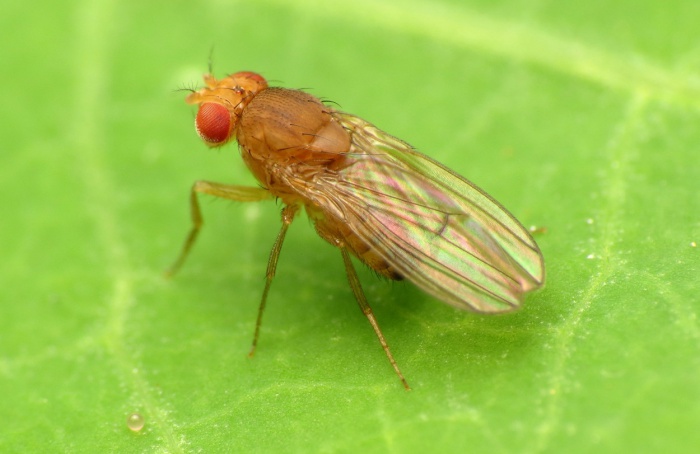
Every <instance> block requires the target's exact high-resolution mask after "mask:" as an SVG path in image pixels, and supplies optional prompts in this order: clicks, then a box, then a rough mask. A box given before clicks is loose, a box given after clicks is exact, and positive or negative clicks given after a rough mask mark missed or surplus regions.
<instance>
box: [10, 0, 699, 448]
mask: <svg viewBox="0 0 700 454" xmlns="http://www.w3.org/2000/svg"><path fill="white" fill-rule="evenodd" d="M32 8H33V9H32V10H31V11H29V10H27V8H26V5H23V4H17V5H6V6H5V8H4V10H3V15H2V18H0V22H1V23H2V29H1V30H2V32H0V33H2V34H3V36H2V38H3V40H2V41H3V43H4V44H3V46H2V50H1V51H0V52H1V53H2V55H1V57H2V59H1V60H2V62H3V63H2V64H3V68H4V71H3V73H2V76H0V77H2V80H3V82H4V83H3V87H4V102H3V105H4V109H3V110H2V113H1V114H0V115H2V118H1V120H2V121H1V122H0V140H1V143H2V144H3V150H4V154H3V165H2V167H0V175H2V177H1V178H0V185H1V186H0V194H2V195H1V196H0V197H2V199H1V200H0V202H1V206H2V213H3V214H2V221H0V235H1V237H0V240H2V242H1V244H2V246H1V247H2V258H3V260H2V261H1V262H0V282H1V283H2V284H3V285H2V287H3V290H2V292H1V293H0V295H1V296H0V298H1V300H0V390H2V399H1V400H0V417H1V418H2V420H3V428H2V430H1V431H0V451H2V452H55V451H70V452H190V451H200V452H319V451H321V452H330V451H341V452H387V451H391V452H460V453H461V452H467V451H469V452H557V453H559V452H567V453H571V452H593V451H595V452H610V453H613V452H622V451H624V452H660V451H663V452H691V451H693V448H696V447H697V446H698V445H700V435H698V431H697V428H696V426H697V422H698V421H700V405H698V402H700V387H698V386H697V383H698V377H700V328H699V326H698V321H697V314H698V301H699V300H698V296H697V293H698V292H697V289H698V276H699V275H700V266H699V264H700V248H698V247H697V244H698V243H700V197H699V196H698V193H699V190H700V183H699V182H700V166H699V165H698V162H699V160H698V150H697V148H698V144H699V143H700V127H698V126H699V124H700V78H699V77H698V72H697V68H698V67H700V52H698V48H697V18H698V17H700V3H698V2H695V1H690V0H674V1H671V2H655V1H652V0H644V1H631V0H620V1H617V2H614V3H610V2H603V1H593V2H583V3H578V4H575V5H574V4H573V3H572V2H540V1H534V0H520V1H517V0H511V1H501V2H492V1H481V0H473V1H468V2H467V1H458V0H439V1H427V0H408V1H407V0H401V1H398V0H379V1H376V0H375V1H370V0H359V1H354V2H329V1H321V0H297V1H295V2H286V1H281V0H267V1H261V2H250V1H247V2H222V1H210V2H206V3H201V4H196V2H170V3H167V4H157V3H155V2H143V1H141V2H133V1H123V2H115V1H111V2H110V1H84V2H70V1H67V2H60V3H56V2H53V3H52V2H38V3H37V2H35V3H33V4H32ZM212 49H213V52H212V55H213V57H212V62H213V68H214V72H215V74H216V75H218V76H221V75H223V74H225V73H228V72H234V71H239V70H253V71H257V72H260V73H261V74H263V75H264V76H265V77H267V78H268V79H269V80H272V81H273V82H274V83H276V84H279V85H283V86H287V87H293V88H298V87H311V88H308V89H307V90H308V91H310V92H311V93H313V94H315V95H318V96H321V97H324V98H329V99H332V100H334V101H336V102H338V103H339V104H340V105H341V107H342V109H343V110H345V111H348V112H351V113H354V114H357V115H359V116H361V117H363V118H365V119H367V120H368V121H371V122H372V123H374V124H376V125H377V126H379V127H381V128H382V129H384V130H386V131H387V132H389V133H390V134H393V135H396V136H397V137H400V138H401V139H403V140H406V141H408V142H410V143H411V144H413V145H414V146H416V147H417V148H418V149H419V150H421V151H423V152H424V153H426V154H428V155H430V156H431V157H433V158H435V159H437V160H439V161H440V162H442V163H444V164H445V165H447V166H449V167H450V168H452V169H454V170H455V171H457V172H458V173H460V174H462V175H464V176H466V177H467V178H469V179H470V180H472V181H474V182H475V183H477V184H479V185H480V186H481V187H482V188H483V189H484V190H486V191H487V192H489V193H490V194H491V195H493V196H494V197H495V198H496V199H497V200H499V201H500V202H501V203H503V204H504V205H505V206H506V207H508V208H509V210H510V211H512V212H513V214H515V215H516V216H517V217H518V218H519V219H520V220H521V221H522V222H523V223H524V224H526V225H535V226H538V227H544V228H545V229H546V231H545V232H544V233H541V234H539V235H537V237H536V239H537V241H538V242H539V244H540V246H541V248H542V250H543V253H544V255H545V259H546V264H547V285H546V287H545V289H544V290H542V291H540V292H538V293H536V294H533V295H531V296H529V297H528V299H527V301H526V304H525V305H524V307H523V309H522V310H521V311H519V312H518V313H515V314H510V315H505V316H498V317H488V316H484V315H479V314H470V313H462V312H459V311H457V310H455V309H453V308H451V307H448V306H446V305H444V304H441V303H440V302H438V301H435V300H433V299H431V298H430V297H428V296H426V295H424V294H423V293H421V292H420V291H418V290H417V289H416V288H414V287H413V286H411V285H410V284H406V283H390V282H386V281H383V280H379V279H377V278H376V277H375V276H374V274H373V273H372V272H371V271H368V270H366V269H361V270H359V271H360V278H361V280H362V282H363V285H364V288H365V291H366V293H367V296H368V299H369V302H370V304H371V305H372V307H373V309H374V311H375V315H376V316H377V319H378V321H379V323H380V325H381V326H382V329H383V331H384V335H385V336H386V338H387V340H388V342H389V344H390V345H391V347H392V351H393V353H394V355H395V357H396V359H397V361H398V363H399V365H400V366H401V368H402V371H403V372H404V374H405V375H406V377H407V379H408V381H409V383H410V384H411V385H412V387H413V390H412V391H410V392H406V391H404V390H403V388H402V387H401V384H400V383H399V381H398V380H397V378H396V376H395V375H394V373H393V371H392V370H391V367H390V366H389V364H388V362H387V361H386V358H385V356H384V353H383V352H382V350H381V348H380V346H379V345H378V343H377V341H376V338H375V337H374V334H373V332H372V329H371V328H370V326H369V325H368V323H367V322H366V320H365V318H364V317H363V315H362V314H361V312H360V311H359V310H358V308H357V304H356V303H355V302H354V300H353V297H352V293H351V291H350V289H349V287H348V285H347V282H346V279H345V276H344V271H343V265H342V260H341V257H340V254H338V252H337V251H336V250H334V249H333V248H332V247H331V246H329V245H327V244H326V243H324V242H323V241H322V240H321V239H319V238H318V237H317V236H316V234H315V233H314V231H313V228H311V227H310V226H309V225H308V223H307V222H305V221H297V222H296V223H295V224H294V225H293V226H292V228H291V229H290V232H289V235H288V236H287V242H286V244H285V248H284V250H283V251H282V256H281V260H280V263H279V267H278V270H277V273H278V274H277V277H276V279H275V281H274V284H273V286H272V289H271V292H270V297H269V301H268V306H267V310H266V313H265V317H264V321H263V326H262V334H261V339H260V344H259V348H258V351H257V354H256V356H255V358H252V359H250V358H248V357H247V356H246V354H247V352H248V349H249V346H250V341H251V340H252V334H253V329H254V324H255V317H256V314H257V307H258V303H259V300H260V296H261V292H262V289H263V285H264V274H265V267H266V262H267V257H268V253H269V250H270V248H271V247H272V243H273V241H274V238H275V235H276V234H277V231H278V229H279V226H280V220H279V210H280V206H279V205H274V204H273V203H261V204H250V205H246V204H232V203H215V202H216V201H214V200H211V199H205V200H203V204H202V206H203V210H204V216H205V221H206V225H205V228H204V229H203V231H202V233H201V237H200V240H199V242H198V244H197V245H196V247H195V248H194V250H193V253H192V255H191V256H190V257H189V259H188V262H187V263H186V264H185V266H184V268H183V269H182V270H181V272H180V273H179V274H178V275H177V276H175V278H173V279H170V280H167V279H165V278H164V277H163V275H162V272H163V271H164V270H165V268H166V267H167V266H168V265H169V264H170V262H171V260H174V258H175V257H176V256H177V253H178V252H179V248H180V246H181V244H182V243H181V242H182V241H183V240H184V236H185V234H186V233H187V231H188V229H189V212H188V210H189V208H188V191H189V188H190V185H191V184H192V182H193V181H195V180H197V179H207V180H213V181H220V182H223V183H231V184H255V182H254V180H253V178H252V176H251V175H249V174H248V173H247V171H246V169H245V167H244V166H243V164H242V163H241V162H240V159H239V157H238V153H237V151H236V149H235V147H234V146H229V147H226V148H224V149H222V150H220V151H218V150H215V151H211V150H208V149H206V147H205V146H204V145H203V144H202V143H201V142H200V141H199V139H198V138H197V137H196V134H195V133H194V131H193V127H192V118H193V115H194V112H193V111H192V108H191V107H188V106H186V105H185V104H184V102H183V98H184V96H185V94H186V91H177V89H187V88H192V87H196V86H197V85H198V84H200V83H201V79H200V77H201V74H202V73H204V72H205V71H206V69H207V60H208V56H209V54H210V51H211V50H212ZM134 412H138V413H140V414H141V415H143V417H144V420H145V426H144V428H143V429H142V430H141V431H140V432H131V431H130V430H129V429H128V427H127V417H128V416H129V415H130V414H131V413H134Z"/></svg>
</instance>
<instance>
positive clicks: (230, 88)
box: [185, 71, 267, 147]
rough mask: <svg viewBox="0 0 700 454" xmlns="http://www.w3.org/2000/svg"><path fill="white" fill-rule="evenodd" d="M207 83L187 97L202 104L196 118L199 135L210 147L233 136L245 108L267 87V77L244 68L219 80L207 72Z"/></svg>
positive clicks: (195, 122)
mask: <svg viewBox="0 0 700 454" xmlns="http://www.w3.org/2000/svg"><path fill="white" fill-rule="evenodd" d="M204 83H205V84H206V87H204V88H202V89H201V90H198V91H195V92H193V93H191V94H190V95H189V96H187V98H186V99H185V101H186V102H187V103H189V104H199V110H198V111H197V117H196V118H195V121H194V125H195V128H196V129H197V134H199V137H201V138H202V140H203V141H204V143H206V144H207V145H209V146H210V147H219V146H221V145H224V144H225V143H226V142H228V141H229V140H230V139H231V136H233V131H234V128H235V127H236V124H238V120H239V119H240V116H241V112H243V109H244V108H245V106H247V105H248V103H249V102H250V101H251V100H252V99H253V97H254V96H255V95H256V94H258V92H260V91H262V90H264V89H266V88H267V81H266V80H265V79H264V78H263V77H262V76H261V75H260V74H257V73H254V72H250V71H241V72H237V73H235V74H231V75H230V76H227V77H224V78H223V79H219V80H216V79H215V78H214V76H212V75H211V74H205V75H204Z"/></svg>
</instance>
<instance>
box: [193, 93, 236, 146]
mask: <svg viewBox="0 0 700 454" xmlns="http://www.w3.org/2000/svg"><path fill="white" fill-rule="evenodd" d="M194 125H195V127H196V128H197V133H198V134H199V137H201V138H202V140H203V141H205V142H206V143H207V145H213V146H216V145H223V144H224V143H226V141H228V139H229V136H230V133H231V114H230V113H229V111H228V109H227V108H226V107H224V106H222V105H221V104H217V103H213V102H205V103H204V104H202V105H200V106H199V111H198V112H197V118H196V119H195V121H194Z"/></svg>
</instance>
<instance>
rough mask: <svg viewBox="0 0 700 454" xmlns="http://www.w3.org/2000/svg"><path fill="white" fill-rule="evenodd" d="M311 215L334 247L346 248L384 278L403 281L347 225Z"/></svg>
mask: <svg viewBox="0 0 700 454" xmlns="http://www.w3.org/2000/svg"><path fill="white" fill-rule="evenodd" d="M309 215H310V216H311V217H312V218H313V219H314V221H315V225H316V231H317V232H318V234H319V235H320V236H321V238H323V239H324V240H326V241H328V242H329V243H331V244H332V245H333V246H336V247H337V246H339V245H343V246H345V247H346V248H347V249H348V250H349V251H350V252H352V253H353V255H354V256H355V257H357V258H358V259H360V260H361V261H362V262H363V263H364V264H365V265H367V266H368V267H370V268H371V269H373V270H374V271H376V272H377V273H379V274H381V275H382V276H385V277H388V278H389V279H393V280H396V281H400V280H402V279H403V276H402V275H401V274H399V272H398V271H396V269H395V268H394V267H393V266H392V265H391V264H390V263H389V262H387V261H386V259H384V257H382V256H381V255H380V254H379V253H378V252H377V250H376V248H375V247H374V246H373V245H372V244H370V243H367V242H366V241H364V240H363V239H361V238H360V237H358V236H357V234H356V233H355V232H353V231H352V230H351V229H349V228H348V226H347V224H345V223H342V222H335V221H332V222H329V221H328V219H326V218H318V217H316V216H313V215H312V214H311V213H309Z"/></svg>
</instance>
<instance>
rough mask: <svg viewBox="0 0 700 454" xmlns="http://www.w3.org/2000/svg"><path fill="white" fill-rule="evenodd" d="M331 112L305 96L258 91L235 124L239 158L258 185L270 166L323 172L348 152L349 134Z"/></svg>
mask: <svg viewBox="0 0 700 454" xmlns="http://www.w3.org/2000/svg"><path fill="white" fill-rule="evenodd" d="M331 113H332V109H330V108H329V107H327V106H325V105H324V104H323V103H321V101H320V100H318V99H317V98H315V97H314V96H311V95H309V94H308V93H304V92H301V91H298V90H288V89H285V88H268V89H265V90H263V91H261V92H260V93H258V94H257V95H256V96H255V98H253V99H252V100H251V101H250V103H249V104H248V105H247V106H246V108H245V109H244V110H243V112H242V113H241V117H240V121H239V122H238V124H237V126H236V130H235V133H236V139H237V140H238V143H239V145H240V146H241V153H242V155H243V159H244V160H245V161H246V164H247V165H248V167H249V168H250V170H251V171H252V172H253V174H255V176H256V177H257V178H258V180H260V182H261V183H263V184H267V183H268V182H269V180H270V176H269V175H268V174H269V173H270V172H273V171H274V169H275V168H288V167H290V166H292V167H296V168H298V169H300V171H308V170H309V168H317V169H318V171H323V169H325V168H327V167H330V166H334V165H336V164H337V162H338V161H340V160H342V159H343V158H344V154H345V153H347V151H348V150H349V149H350V134H349V133H348V132H347V131H346V130H345V129H344V128H343V127H342V126H341V125H340V124H339V123H338V122H337V121H336V120H335V119H334V118H333V117H332V115H331ZM270 189H272V188H270Z"/></svg>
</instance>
